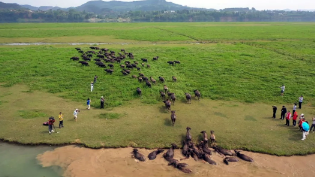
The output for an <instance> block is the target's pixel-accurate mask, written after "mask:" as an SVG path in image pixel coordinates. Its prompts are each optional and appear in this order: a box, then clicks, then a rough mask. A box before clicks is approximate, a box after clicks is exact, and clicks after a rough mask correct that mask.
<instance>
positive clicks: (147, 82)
mask: <svg viewBox="0 0 315 177" xmlns="http://www.w3.org/2000/svg"><path fill="white" fill-rule="evenodd" d="M145 84H146V85H147V86H148V87H150V88H151V83H150V82H149V81H148V80H146V81H145Z"/></svg>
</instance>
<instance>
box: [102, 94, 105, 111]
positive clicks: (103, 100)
mask: <svg viewBox="0 0 315 177" xmlns="http://www.w3.org/2000/svg"><path fill="white" fill-rule="evenodd" d="M104 102H105V99H104V97H103V96H102V97H101V109H104Z"/></svg>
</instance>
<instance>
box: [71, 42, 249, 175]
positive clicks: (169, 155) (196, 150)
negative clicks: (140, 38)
mask: <svg viewBox="0 0 315 177" xmlns="http://www.w3.org/2000/svg"><path fill="white" fill-rule="evenodd" d="M75 49H76V50H77V51H78V52H79V53H81V58H82V59H83V61H79V60H80V57H71V58H70V59H72V60H73V61H79V63H81V64H82V65H84V66H89V61H91V60H92V57H95V56H96V57H97V58H96V59H94V61H95V64H96V65H97V66H99V67H102V68H106V69H105V71H106V72H107V73H109V74H112V73H113V72H114V67H115V66H114V63H121V62H122V61H123V60H125V59H126V58H127V57H128V58H129V59H134V55H133V54H132V53H128V52H126V51H125V50H124V49H121V52H120V53H118V55H117V56H116V54H115V51H110V50H109V49H106V48H102V49H100V48H99V47H90V49H92V50H90V51H87V52H84V51H83V50H81V49H80V48H75ZM158 59H159V57H158V56H156V57H153V58H152V60H153V61H156V60H158ZM141 61H142V62H143V63H141V66H142V68H143V67H146V68H150V65H149V64H145V63H147V62H148V59H146V58H141ZM104 62H105V63H108V64H107V65H106V64H105V63H104ZM144 62H145V63H144ZM167 63H168V64H170V65H176V64H180V61H168V62H167ZM119 67H120V68H121V69H122V70H121V73H122V74H123V75H129V74H130V73H131V70H133V69H137V71H140V70H141V67H139V62H138V61H135V60H134V61H133V63H132V62H130V61H125V62H124V64H120V65H119ZM107 68H109V69H107ZM131 78H136V79H138V81H139V82H145V83H146V85H147V86H148V87H151V86H152V84H151V82H152V83H153V84H155V83H156V80H155V79H154V78H153V77H149V78H148V77H146V76H145V75H144V74H143V73H139V76H136V75H132V77H131ZM159 81H160V82H161V83H164V82H165V79H164V78H163V77H162V76H160V77H159ZM172 81H173V82H176V81H177V78H176V77H175V76H172ZM136 92H137V93H138V94H139V95H140V96H141V94H142V91H141V88H139V87H138V88H137V89H136ZM194 95H195V98H198V100H200V97H201V93H200V91H199V90H194ZM160 96H161V98H162V99H163V102H164V104H165V108H166V109H167V110H168V111H169V110H171V105H172V104H173V105H174V104H175V101H176V96H175V93H171V92H169V90H168V87H167V86H166V85H164V86H163V91H160ZM166 96H168V98H166ZM185 97H186V100H187V103H191V99H192V96H191V94H189V93H185ZM171 121H172V125H173V126H174V124H175V121H176V114H175V111H174V110H173V111H171ZM186 129H187V132H186V138H185V140H184V141H183V147H182V154H183V155H184V156H185V158H183V159H180V160H176V159H174V149H176V148H178V147H177V145H176V144H172V147H171V148H170V149H168V150H167V152H166V153H164V154H163V157H164V158H165V160H166V161H168V162H169V164H168V165H172V166H174V167H175V168H177V169H179V170H181V171H183V172H184V173H191V172H192V171H191V170H190V169H188V168H187V166H188V165H187V164H186V163H180V161H181V160H184V159H188V158H189V157H192V158H193V159H194V160H196V161H197V160H199V159H202V160H204V161H206V162H208V163H209V164H211V165H216V162H215V161H213V160H212V159H211V158H210V155H212V152H211V150H210V149H209V147H208V138H207V133H206V131H202V132H201V133H202V134H203V139H202V141H200V142H199V143H198V144H194V143H193V141H192V136H191V134H190V130H191V128H190V127H187V128H186ZM212 141H213V139H212V138H211V145H213V142H212ZM212 148H213V149H214V151H215V152H217V153H219V154H220V155H222V156H224V160H223V161H224V163H226V164H227V165H228V164H229V162H238V158H236V157H233V156H237V157H239V158H240V159H243V160H245V161H249V162H252V161H253V159H252V158H250V157H248V156H246V155H244V154H241V153H240V152H239V151H236V150H234V152H232V151H230V150H227V149H223V148H221V147H218V146H216V145H215V146H212ZM162 152H164V150H163V149H158V150H155V151H153V152H151V153H150V154H149V155H148V158H149V159H150V160H154V159H155V158H156V156H157V155H158V154H160V153H162ZM132 154H133V156H134V157H135V158H136V159H138V160H139V161H145V160H146V158H145V157H144V155H142V154H141V153H140V152H139V150H138V149H133V152H132Z"/></svg>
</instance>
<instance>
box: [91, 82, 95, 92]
mask: <svg viewBox="0 0 315 177" xmlns="http://www.w3.org/2000/svg"><path fill="white" fill-rule="evenodd" d="M93 87H94V84H93V82H91V92H92V91H93Z"/></svg>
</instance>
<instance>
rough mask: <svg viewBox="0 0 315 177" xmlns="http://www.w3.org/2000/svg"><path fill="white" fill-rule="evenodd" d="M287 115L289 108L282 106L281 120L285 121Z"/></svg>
mask: <svg viewBox="0 0 315 177" xmlns="http://www.w3.org/2000/svg"><path fill="white" fill-rule="evenodd" d="M286 113H287V108H286V107H285V106H282V109H281V118H280V119H284V117H285V114H286Z"/></svg>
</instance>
